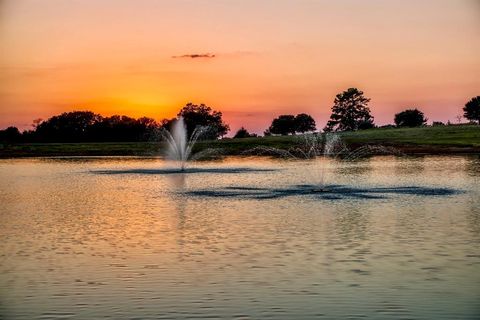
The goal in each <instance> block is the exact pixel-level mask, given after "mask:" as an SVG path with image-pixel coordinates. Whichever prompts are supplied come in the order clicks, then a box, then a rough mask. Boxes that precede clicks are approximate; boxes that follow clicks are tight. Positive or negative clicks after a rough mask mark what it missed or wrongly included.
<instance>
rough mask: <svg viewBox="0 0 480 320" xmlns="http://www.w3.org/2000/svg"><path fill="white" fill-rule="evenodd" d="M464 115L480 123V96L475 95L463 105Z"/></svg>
mask: <svg viewBox="0 0 480 320" xmlns="http://www.w3.org/2000/svg"><path fill="white" fill-rule="evenodd" d="M463 112H464V113H463V116H464V117H465V118H467V119H468V120H471V121H476V122H478V124H480V96H476V97H473V98H472V99H471V100H470V101H468V102H467V103H466V104H465V106H464V107H463Z"/></svg>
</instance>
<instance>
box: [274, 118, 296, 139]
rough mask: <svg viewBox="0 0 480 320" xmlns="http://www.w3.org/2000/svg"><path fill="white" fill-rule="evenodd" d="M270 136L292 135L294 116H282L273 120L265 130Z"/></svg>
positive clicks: (293, 131)
mask: <svg viewBox="0 0 480 320" xmlns="http://www.w3.org/2000/svg"><path fill="white" fill-rule="evenodd" d="M267 131H268V132H269V133H270V134H281V135H287V134H294V133H295V116H293V115H291V114H284V115H281V116H279V117H278V118H275V119H273V121H272V124H271V125H270V127H269V128H268V130H267Z"/></svg>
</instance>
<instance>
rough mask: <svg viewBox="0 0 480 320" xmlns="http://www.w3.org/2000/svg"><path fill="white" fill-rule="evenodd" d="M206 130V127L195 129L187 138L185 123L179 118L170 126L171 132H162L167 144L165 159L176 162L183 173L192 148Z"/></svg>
mask: <svg viewBox="0 0 480 320" xmlns="http://www.w3.org/2000/svg"><path fill="white" fill-rule="evenodd" d="M206 129H207V128H206V127H200V126H199V127H196V128H195V130H193V132H192V135H191V136H190V138H188V133H187V127H186V126H185V121H184V120H183V117H180V118H178V119H177V120H176V121H175V122H174V123H173V124H172V128H171V131H167V130H164V131H163V136H164V137H165V140H166V142H167V151H166V157H167V159H168V160H171V161H174V162H176V163H177V164H178V166H179V169H180V171H182V172H184V171H185V168H186V166H187V161H188V160H189V159H190V158H191V155H192V149H193V146H194V145H195V142H197V140H198V138H199V137H200V136H201V135H202V134H203V133H204V132H205V131H206Z"/></svg>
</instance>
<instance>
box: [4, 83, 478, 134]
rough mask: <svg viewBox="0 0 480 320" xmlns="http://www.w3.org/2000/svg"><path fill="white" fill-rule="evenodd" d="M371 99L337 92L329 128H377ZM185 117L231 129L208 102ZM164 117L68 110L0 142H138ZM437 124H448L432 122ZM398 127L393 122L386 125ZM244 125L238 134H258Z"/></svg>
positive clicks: (409, 123)
mask: <svg viewBox="0 0 480 320" xmlns="http://www.w3.org/2000/svg"><path fill="white" fill-rule="evenodd" d="M369 102H370V99H369V98H367V97H365V96H364V93H363V92H362V91H360V90H358V89H357V88H349V89H347V90H345V91H343V92H342V93H339V94H337V95H336V97H335V100H334V103H333V106H332V113H331V115H330V119H329V120H328V122H327V125H326V126H325V128H323V131H324V132H333V131H355V130H363V129H370V128H374V127H375V123H374V117H373V116H372V115H371V111H370V108H369V107H368V103H369ZM463 111H464V114H463V116H464V117H465V118H466V119H468V120H470V121H472V122H476V123H478V124H480V96H476V97H473V98H472V99H471V100H470V101H468V102H467V103H466V104H465V106H464V107H463ZM177 117H183V119H184V121H185V125H186V128H187V131H188V134H191V133H192V132H193V130H194V129H195V128H196V127H197V126H203V127H207V128H208V130H206V132H205V134H204V135H203V137H202V138H203V139H218V138H219V137H223V136H224V135H226V134H227V132H228V131H229V130H230V127H229V126H228V124H226V123H225V122H224V120H223V118H222V113H221V112H220V111H216V110H213V109H212V108H210V107H208V106H206V105H204V104H200V105H197V104H193V103H188V104H186V105H185V106H184V107H183V108H182V109H181V110H180V111H179V112H178V114H177ZM175 119H176V118H173V119H164V120H162V121H160V122H157V121H155V120H154V119H152V118H147V117H142V118H138V119H135V118H131V117H128V116H120V115H114V116H110V117H103V116H101V115H99V114H96V113H93V112H91V111H73V112H65V113H62V114H60V115H56V116H53V117H51V118H49V119H47V120H45V121H41V120H37V121H34V125H33V129H32V130H26V131H24V132H22V133H21V132H20V131H19V130H18V129H17V128H16V127H8V128H7V129H5V130H0V142H4V143H5V142H7V143H8V142H11V143H19V142H121V141H123V142H134V141H150V140H153V139H155V140H158V139H159V138H161V132H162V130H168V129H169V128H170V126H171V124H172V123H173V121H175ZM394 122H395V126H396V127H417V126H422V125H425V124H426V122H427V118H425V115H424V113H423V112H422V111H420V110H419V109H418V108H410V109H407V110H404V111H402V112H399V113H397V114H395V116H394ZM433 125H443V123H441V122H435V121H434V122H433ZM387 126H391V127H395V126H394V125H387ZM316 130H317V128H316V123H315V120H314V119H313V117H312V116H310V115H308V114H306V113H300V114H297V115H280V116H279V117H277V118H275V119H273V120H272V123H271V125H270V126H269V127H268V128H267V130H265V132H264V135H289V134H296V133H300V134H303V133H306V132H314V131H316ZM256 136H257V135H256V134H252V133H249V132H248V130H247V129H245V128H244V127H241V128H240V129H239V130H238V131H237V132H236V134H235V135H234V138H247V137H256Z"/></svg>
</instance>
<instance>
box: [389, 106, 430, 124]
mask: <svg viewBox="0 0 480 320" xmlns="http://www.w3.org/2000/svg"><path fill="white" fill-rule="evenodd" d="M394 121H395V124H396V125H397V127H420V126H422V125H424V124H425V123H426V122H427V119H426V118H425V116H424V114H423V112H422V111H420V110H418V109H416V108H415V109H408V110H405V111H402V112H399V113H397V114H396V115H395V119H394Z"/></svg>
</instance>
